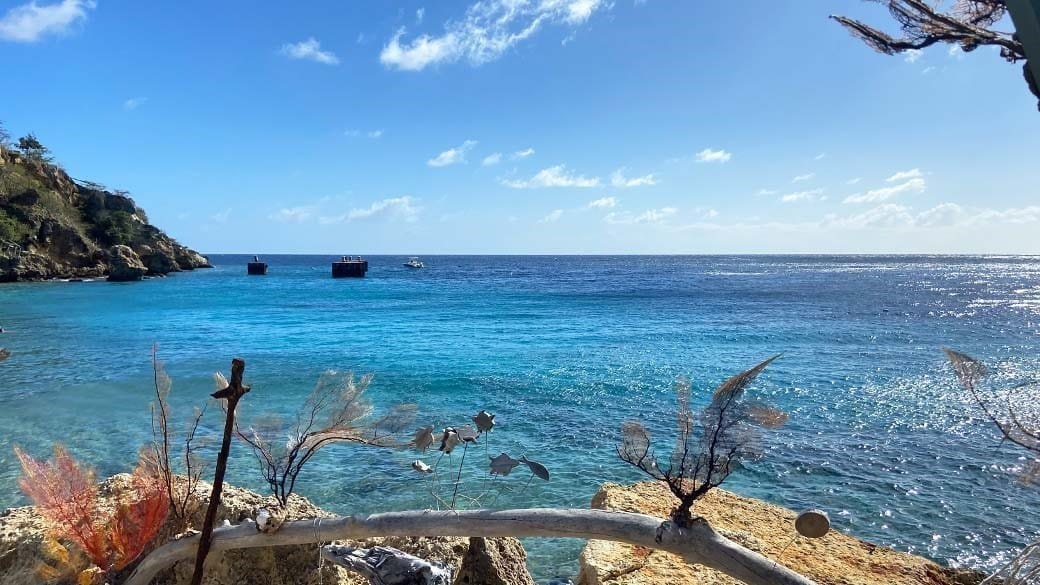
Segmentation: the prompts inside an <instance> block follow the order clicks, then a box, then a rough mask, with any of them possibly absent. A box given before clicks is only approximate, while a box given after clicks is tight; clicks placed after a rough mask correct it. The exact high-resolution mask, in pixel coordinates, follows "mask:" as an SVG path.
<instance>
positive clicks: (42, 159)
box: [0, 127, 209, 282]
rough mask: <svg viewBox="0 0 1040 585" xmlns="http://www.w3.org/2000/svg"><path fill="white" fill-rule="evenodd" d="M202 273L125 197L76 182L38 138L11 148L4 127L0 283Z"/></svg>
mask: <svg viewBox="0 0 1040 585" xmlns="http://www.w3.org/2000/svg"><path fill="white" fill-rule="evenodd" d="M204 267H209V261H208V260H207V259H206V258H205V257H204V256H202V255H201V254H199V253H198V252H196V251H194V250H191V249H189V248H186V247H185V246H182V245H181V244H179V243H178V242H177V241H176V240H174V239H172V238H170V237H169V236H167V235H166V234H165V233H163V232H162V230H160V229H159V228H157V227H155V226H153V225H151V224H150V223H148V216H147V215H146V214H145V212H144V210H142V209H141V208H139V207H137V205H136V204H135V203H134V200H133V199H131V198H130V197H129V196H128V194H127V193H126V192H123V191H110V190H108V189H106V188H105V187H103V186H102V185H99V184H97V183H92V182H90V181H80V180H76V179H73V178H72V177H70V176H69V175H68V173H66V172H65V171H64V169H62V168H61V167H60V166H58V165H57V164H55V163H54V162H52V160H51V157H50V150H49V149H48V148H47V147H46V146H44V145H43V144H42V143H41V142H40V141H39V139H37V138H36V136H34V135H32V134H29V135H27V136H23V137H22V138H20V139H19V140H18V143H17V145H14V144H12V143H11V141H10V140H9V139H8V137H7V135H6V133H5V132H3V129H2V127H0V282H5V281H15V280H43V279H48V278H77V277H78V278H87V277H101V276H108V277H109V279H110V280H139V279H140V278H142V277H143V276H145V275H165V274H168V273H170V272H178V271H181V270H194V269H195V268H204Z"/></svg>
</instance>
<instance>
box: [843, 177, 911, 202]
mask: <svg viewBox="0 0 1040 585" xmlns="http://www.w3.org/2000/svg"><path fill="white" fill-rule="evenodd" d="M895 176H896V175H893V177H895ZM889 180H891V178H890V179H889ZM926 187H927V185H926V184H925V181H924V179H922V178H920V177H914V178H912V179H910V180H909V181H906V182H903V183H899V184H898V185H892V186H891V187H881V188H880V189H872V190H870V191H867V192H866V193H857V194H855V195H849V196H848V197H846V198H845V203H877V202H880V201H888V200H889V199H892V198H893V197H898V196H899V195H902V194H904V193H923V192H924V190H925V188H926Z"/></svg>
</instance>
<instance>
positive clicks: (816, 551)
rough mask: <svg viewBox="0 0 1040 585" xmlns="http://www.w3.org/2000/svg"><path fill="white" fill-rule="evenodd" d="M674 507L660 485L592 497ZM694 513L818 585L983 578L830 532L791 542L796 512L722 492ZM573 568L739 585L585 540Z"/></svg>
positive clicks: (658, 557) (631, 508)
mask: <svg viewBox="0 0 1040 585" xmlns="http://www.w3.org/2000/svg"><path fill="white" fill-rule="evenodd" d="M677 504H678V500H676V499H675V497H674V496H672V494H671V493H670V492H669V491H668V488H667V487H666V486H664V485H663V484H660V483H637V484H634V485H630V486H621V485H617V484H611V483H608V484H604V485H603V487H602V488H600V490H599V491H598V492H597V493H596V495H595V496H593V498H592V507H593V508H597V509H606V510H619V511H624V512H639V513H643V514H649V515H651V516H660V517H662V518H664V517H667V516H668V515H669V514H670V512H671V510H672V509H673V508H674V507H675V506H676V505H677ZM694 512H695V513H697V514H699V515H701V516H702V517H704V518H706V519H707V520H708V522H710V523H711V525H712V526H713V527H714V528H715V529H716V530H718V531H719V532H720V533H722V534H723V535H725V536H726V537H727V538H730V539H731V540H734V541H737V542H739V543H740V544H742V545H743V546H745V547H748V548H750V549H752V550H756V551H757V552H759V553H761V554H763V555H765V556H767V557H769V558H772V559H777V558H779V560H780V562H782V563H783V564H784V565H786V566H787V567H789V568H791V569H792V570H794V571H797V572H798V573H801V574H802V575H805V576H806V577H808V578H810V579H812V580H814V581H815V582H816V583H818V584H819V585H920V584H922V583H925V584H928V585H973V584H975V583H978V582H980V581H981V580H982V575H979V574H975V573H970V575H971V576H970V577H969V578H968V579H967V580H965V575H964V572H958V571H954V570H951V569H946V568H944V567H940V566H939V565H937V564H935V563H933V562H932V561H929V560H928V559H925V558H923V557H919V556H915V555H910V554H906V553H901V552H897V551H895V550H892V549H890V548H886V547H882V546H876V545H873V544H870V543H868V542H864V541H862V540H859V539H858V538H854V537H851V536H848V535H845V534H842V533H841V532H838V531H836V530H831V532H830V533H829V534H828V535H827V536H824V537H823V538H819V539H808V538H798V539H796V540H795V541H794V542H793V543H792V542H791V540H792V538H793V536H794V519H795V516H796V514H795V512H792V511H791V510H787V509H786V508H781V507H779V506H773V505H771V504H767V503H765V502H762V501H759V500H754V499H751V498H745V497H741V496H738V495H736V494H733V493H730V492H727V491H725V490H721V489H715V490H712V491H711V492H709V493H708V495H707V496H705V497H704V498H702V499H701V500H699V501H698V502H697V504H696V505H695V506H694ZM789 544H790V546H788V545H789ZM785 547H786V550H785ZM781 551H782V552H783V554H782V556H781ZM580 563H581V573H580V575H579V577H578V584H579V585H642V584H648V585H649V584H657V583H697V584H703V585H739V581H737V580H735V579H733V578H731V577H728V576H726V575H724V574H722V573H719V572H718V571H715V570H712V569H708V568H706V567H703V566H700V565H688V564H686V563H685V562H684V561H683V560H682V559H681V558H679V557H677V556H675V555H672V554H670V553H664V552H659V551H651V550H647V549H644V548H640V547H635V546H631V545H627V544H620V543H615V542H605V541H597V540H590V541H589V542H588V544H587V545H586V546H585V548H584V549H583V550H582V552H581V558H580Z"/></svg>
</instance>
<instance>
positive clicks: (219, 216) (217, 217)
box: [209, 207, 231, 223]
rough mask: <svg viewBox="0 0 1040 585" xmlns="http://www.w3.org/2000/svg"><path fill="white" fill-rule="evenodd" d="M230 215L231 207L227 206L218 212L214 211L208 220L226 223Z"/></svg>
mask: <svg viewBox="0 0 1040 585" xmlns="http://www.w3.org/2000/svg"><path fill="white" fill-rule="evenodd" d="M230 217H231V208H230V207H229V208H227V209H225V210H224V211H221V212H219V213H214V214H213V215H211V216H209V220H210V221H212V222H214V223H227V220H228V218H230Z"/></svg>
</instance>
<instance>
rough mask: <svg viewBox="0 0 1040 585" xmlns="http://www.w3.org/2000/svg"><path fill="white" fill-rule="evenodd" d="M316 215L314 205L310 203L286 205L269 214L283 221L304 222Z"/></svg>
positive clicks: (275, 219) (270, 217)
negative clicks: (299, 205) (293, 205)
mask: <svg viewBox="0 0 1040 585" xmlns="http://www.w3.org/2000/svg"><path fill="white" fill-rule="evenodd" d="M313 215H314V207H313V206H310V205H306V206H301V207H286V208H283V209H279V210H278V211H277V212H275V213H272V214H271V215H269V216H267V217H268V218H269V219H272V220H274V221H280V222H282V223H303V222H305V221H307V220H308V219H310V218H311V216H313Z"/></svg>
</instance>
